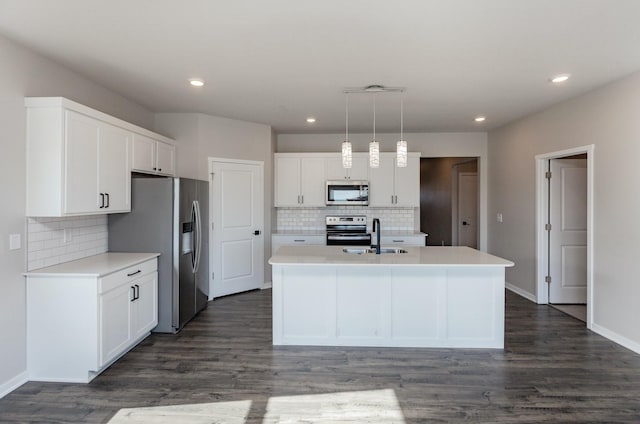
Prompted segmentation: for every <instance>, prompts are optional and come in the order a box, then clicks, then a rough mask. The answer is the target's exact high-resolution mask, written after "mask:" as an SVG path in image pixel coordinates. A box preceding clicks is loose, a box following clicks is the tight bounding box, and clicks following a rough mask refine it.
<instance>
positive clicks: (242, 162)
mask: <svg viewBox="0 0 640 424" xmlns="http://www.w3.org/2000/svg"><path fill="white" fill-rule="evenodd" d="M207 162H208V175H209V178H208V180H209V222H210V223H211V225H210V226H209V229H208V231H209V300H213V280H214V279H213V278H212V277H213V275H214V273H218V275H220V270H219V269H214V266H213V264H214V260H213V252H214V248H213V244H214V243H215V242H217V239H215V238H214V237H213V231H214V222H213V205H214V202H219V201H220V199H214V197H213V195H212V194H213V165H214V163H236V164H239V165H255V166H258V167H259V172H260V178H261V180H262V184H263V191H264V162H263V161H257V160H244V159H230V158H220V157H209V158H208V159H207ZM262 202H263V204H262V205H260V207H262V209H263V212H264V204H265V200H264V197H263V199H262ZM264 220H265V214H264V213H262V223H260V228H262V234H263V238H264V239H265V240H266V237H267V235H266V234H265V231H264ZM265 244H266V242H265V243H263V245H262V252H263V255H262V257H263V261H262V262H263V263H261V264H260V266H261V268H260V272H261V273H262V280H263V282H262V284H263V286H264V253H265Z"/></svg>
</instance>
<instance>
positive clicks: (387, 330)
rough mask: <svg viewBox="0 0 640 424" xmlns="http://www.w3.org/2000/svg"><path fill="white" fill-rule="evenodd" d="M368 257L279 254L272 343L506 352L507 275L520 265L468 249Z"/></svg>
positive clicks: (314, 250)
mask: <svg viewBox="0 0 640 424" xmlns="http://www.w3.org/2000/svg"><path fill="white" fill-rule="evenodd" d="M363 250H365V249H360V250H359V249H358V248H355V249H352V250H351V252H352V253H346V252H345V251H344V250H343V248H342V247H340V246H285V247H281V248H280V249H278V251H276V252H275V255H274V256H273V257H271V259H270V260H269V263H270V264H271V265H272V266H273V276H272V277H273V344H274V345H327V346H397V347H457V348H503V347H504V285H505V280H504V274H505V267H510V266H513V262H510V261H508V260H505V259H502V258H499V257H496V256H493V255H489V254H487V253H484V252H480V251H478V250H475V249H471V248H468V247H405V248H404V249H402V250H403V251H404V252H403V253H383V254H380V255H376V254H375V253H359V252H362V251H363Z"/></svg>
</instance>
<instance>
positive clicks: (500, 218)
mask: <svg viewBox="0 0 640 424" xmlns="http://www.w3.org/2000/svg"><path fill="white" fill-rule="evenodd" d="M496 221H498V222H502V214H501V213H500V212H498V214H497V215H496Z"/></svg>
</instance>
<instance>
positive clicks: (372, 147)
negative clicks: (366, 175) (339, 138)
mask: <svg viewBox="0 0 640 424" xmlns="http://www.w3.org/2000/svg"><path fill="white" fill-rule="evenodd" d="M379 166H380V143H378V141H377V140H376V95H375V93H374V94H373V139H372V140H371V142H370V143H369V167H370V168H378V167H379Z"/></svg>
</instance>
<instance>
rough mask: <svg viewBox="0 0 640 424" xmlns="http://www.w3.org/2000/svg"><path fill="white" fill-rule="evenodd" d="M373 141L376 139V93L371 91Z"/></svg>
mask: <svg viewBox="0 0 640 424" xmlns="http://www.w3.org/2000/svg"><path fill="white" fill-rule="evenodd" d="M373 141H376V93H373Z"/></svg>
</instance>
